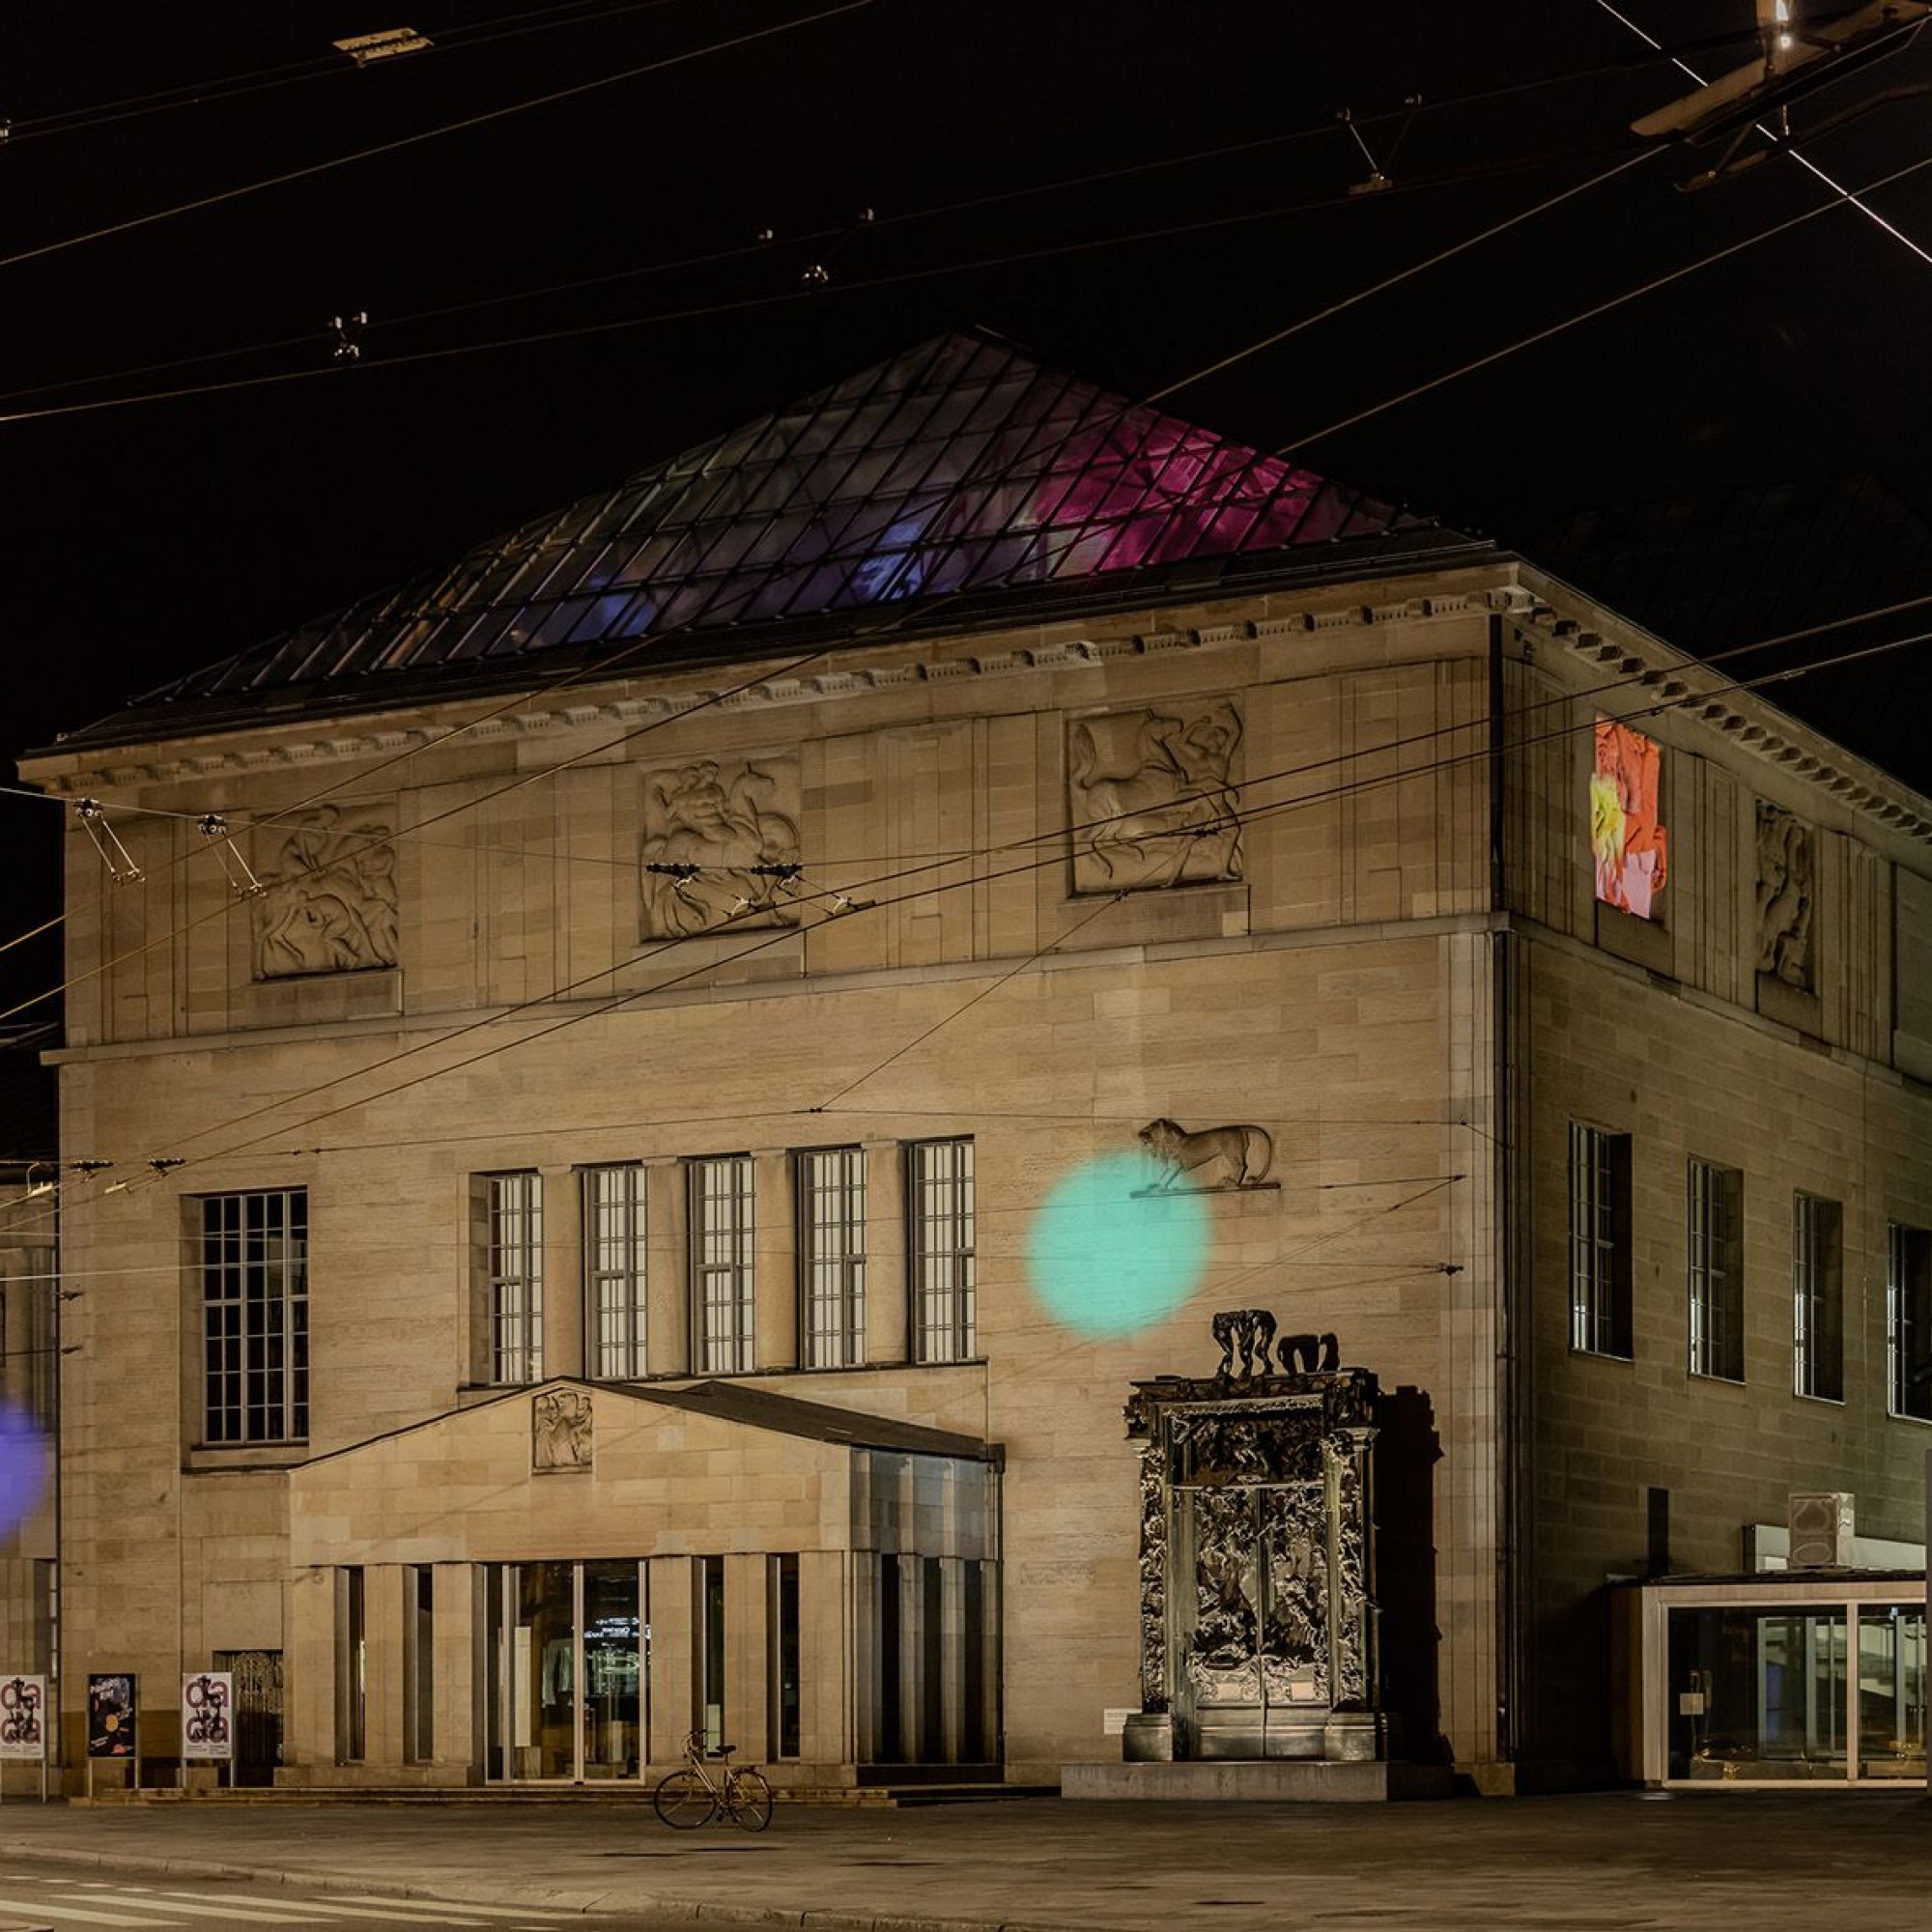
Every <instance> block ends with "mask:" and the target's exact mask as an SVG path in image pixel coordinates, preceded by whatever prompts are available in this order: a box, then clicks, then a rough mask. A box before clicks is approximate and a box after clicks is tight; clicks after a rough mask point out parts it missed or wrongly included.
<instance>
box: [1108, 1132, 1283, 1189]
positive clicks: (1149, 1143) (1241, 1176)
mask: <svg viewBox="0 0 1932 1932" xmlns="http://www.w3.org/2000/svg"><path fill="white" fill-rule="evenodd" d="M1139 1138H1140V1144H1141V1146H1142V1147H1144V1148H1145V1149H1146V1150H1147V1151H1148V1152H1149V1154H1150V1155H1151V1157H1152V1159H1153V1162H1154V1164H1155V1166H1156V1167H1158V1168H1159V1170H1160V1175H1159V1178H1158V1179H1156V1180H1155V1182H1154V1186H1155V1188H1156V1189H1158V1190H1159V1191H1160V1192H1161V1193H1168V1192H1170V1191H1172V1190H1173V1189H1174V1188H1175V1187H1176V1186H1177V1185H1178V1184H1179V1181H1180V1179H1181V1177H1182V1176H1183V1175H1187V1174H1192V1173H1193V1172H1194V1171H1195V1170H1196V1169H1197V1168H1204V1167H1205V1168H1208V1179H1206V1180H1205V1181H1203V1182H1202V1183H1201V1184H1202V1185H1204V1186H1208V1187H1259V1186H1260V1185H1261V1184H1262V1182H1263V1181H1264V1180H1265V1179H1267V1172H1268V1169H1269V1167H1270V1166H1271V1165H1272V1164H1273V1162H1274V1142H1273V1140H1272V1139H1270V1138H1269V1135H1268V1132H1267V1129H1266V1128H1265V1127H1257V1126H1231V1127H1204V1128H1203V1129H1202V1130H1201V1131H1200V1132H1199V1133H1192V1134H1190V1133H1189V1132H1188V1131H1187V1129H1186V1128H1185V1127H1183V1126H1181V1125H1180V1123H1179V1122H1178V1121H1170V1120H1166V1119H1162V1120H1158V1121H1150V1122H1148V1123H1147V1125H1146V1126H1144V1127H1143V1128H1142V1129H1141V1131H1140V1136H1139Z"/></svg>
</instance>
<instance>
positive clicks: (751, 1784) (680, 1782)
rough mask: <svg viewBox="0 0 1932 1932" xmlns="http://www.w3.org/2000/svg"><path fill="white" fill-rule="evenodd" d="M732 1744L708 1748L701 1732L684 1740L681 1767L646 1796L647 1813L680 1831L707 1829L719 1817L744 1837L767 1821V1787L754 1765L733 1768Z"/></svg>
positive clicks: (769, 1806) (769, 1803) (769, 1799)
mask: <svg viewBox="0 0 1932 1932" xmlns="http://www.w3.org/2000/svg"><path fill="white" fill-rule="evenodd" d="M736 1749H737V1746H736V1745H709V1746H707V1745H706V1744H705V1742H704V1734H703V1732H702V1731H693V1732H692V1733H691V1735H690V1736H689V1737H687V1738H686V1739H685V1741H684V1764H683V1766H682V1767H681V1768H680V1769H679V1770H676V1771H673V1772H668V1773H667V1774H666V1775H665V1776H663V1777H661V1778H660V1779H659V1780H658V1784H657V1789H656V1790H654V1791H653V1792H652V1793H651V1808H652V1809H653V1810H654V1811H656V1813H657V1814H658V1816H659V1817H660V1818H662V1819H663V1820H664V1821H665V1823H666V1824H667V1825H671V1826H675V1827H676V1829H677V1830H678V1831H680V1832H690V1831H695V1830H696V1828H697V1827H698V1826H699V1825H708V1824H710V1822H711V1821H712V1819H714V1818H716V1817H719V1816H720V1815H721V1814H722V1815H723V1816H725V1817H726V1818H729V1819H730V1820H731V1822H732V1823H733V1824H734V1825H742V1826H744V1828H745V1830H746V1831H748V1832H762V1831H763V1830H764V1829H765V1827H766V1826H767V1825H769V1824H770V1823H771V1822H772V1787H771V1786H770V1785H769V1784H767V1783H766V1782H765V1780H764V1777H763V1776H762V1775H761V1774H760V1773H759V1772H758V1770H757V1768H756V1767H755V1766H754V1765H749V1764H747V1765H734V1764H732V1762H731V1753H732V1752H733V1751H734V1750H736Z"/></svg>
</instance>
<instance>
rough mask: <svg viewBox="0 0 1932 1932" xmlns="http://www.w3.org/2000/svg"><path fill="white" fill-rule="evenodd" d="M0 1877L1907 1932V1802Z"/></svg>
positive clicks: (1017, 1910)
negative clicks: (1851, 1917)
mask: <svg viewBox="0 0 1932 1932" xmlns="http://www.w3.org/2000/svg"><path fill="white" fill-rule="evenodd" d="M0 1856H4V1857H7V1858H14V1859H27V1860H31V1859H57V1860H61V1861H66V1862H68V1863H71V1864H84V1865H90V1866H95V1867H99V1869H100V1870H101V1871H103V1872H106V1873H109V1874H111V1875H113V1876H115V1877H129V1878H131V1877H135V1876H138V1875H141V1874H154V1873H164V1874H167V1875H169V1876H171V1877H176V1878H181V1879H196V1878H199V1879H213V1878H240V1879H245V1880H248V1881H251V1882H254V1883H257V1884H273V1883H278V1882H279V1883H285V1884H288V1885H290V1886H300V1887H302V1888H305V1889H317V1890H328V1889H337V1890H344V1889H354V1890H357V1891H364V1890H371V1889H375V1890H383V1891H391V1892H396V1893H401V1894H407V1895H412V1896H416V1897H422V1898H433V1899H438V1900H442V1901H447V1902H451V1903H462V1902H469V1903H483V1904H499V1905H501V1904H509V1905H526V1906H531V1907H537V1908H544V1909H548V1910H550V1911H566V1912H575V1913H598V1912H611V1913H618V1912H621V1913H625V1914H628V1915H632V1916H635V1917H642V1918H648V1919H652V1920H654V1921H655V1922H658V1923H660V1924H662V1925H663V1926H665V1927H666V1928H667V1932H668V1928H671V1927H676V1926H692V1925H696V1924H701V1925H703V1926H707V1927H708V1926H733V1925H736V1926H760V1927H770V1926H790V1927H795V1928H799V1932H993V1929H994V1928H1001V1929H1002V1932H1166V1928H1170V1927H1173V1926H1175V1925H1178V1924H1187V1923H1193V1924H1202V1925H1208V1924H1211V1925H1212V1926H1214V1927H1215V1928H1216V1932H1278V1928H1279V1927H1280V1926H1281V1924H1282V1923H1283V1922H1284V1920H1285V1919H1288V1918H1292V1919H1293V1922H1295V1923H1296V1924H1298V1925H1317V1926H1329V1927H1336V1928H1345V1927H1350V1926H1353V1927H1363V1926H1369V1925H1373V1927H1374V1928H1375V1932H1408V1928H1414V1932H1464V1929H1465V1928H1466V1932H1478V1928H1481V1932H1490V1928H1493V1927H1508V1926H1522V1927H1535V1928H1538V1932H1548V1928H1551V1927H1557V1926H1560V1927H1564V1928H1587V1932H1598V1928H1601V1932H1610V1928H1623V1927H1628V1926H1631V1925H1634V1924H1641V1925H1645V1926H1653V1927H1684V1928H1690V1927H1697V1928H1700V1932H1701V1928H1708V1927H1709V1926H1711V1925H1713V1924H1721V1923H1726V1922H1729V1923H1736V1924H1747V1925H1750V1926H1752V1927H1753V1928H1754V1932H1801V1928H1802V1932H1816V1928H1817V1927H1819V1926H1821V1925H1827V1924H1836V1923H1842V1922H1843V1921H1844V1917H1845V1914H1846V1912H1847V1911H1848V1910H1849V1909H1852V1906H1853V1902H1854V1901H1855V1903H1856V1911H1857V1915H1858V1917H1859V1918H1860V1920H1861V1922H1862V1923H1864V1924H1867V1925H1870V1926H1874V1927H1884V1926H1887V1925H1898V1926H1907V1925H1913V1924H1918V1923H1920V1922H1922V1917H1923V1913H1924V1909H1925V1900H1926V1898H1927V1897H1928V1896H1932V1801H1928V1799H1927V1798H1926V1796H1925V1794H1924V1793H1923V1792H1922V1791H1920V1790H1913V1791H1909V1792H1905V1793H1898V1792H1887V1793H1882V1794H1877V1795H1871V1796H1866V1795H1859V1796H1851V1795H1842V1796H1838V1795H1834V1796H1823V1795H1820V1794H1818V1793H1799V1794H1794V1795H1792V1796H1790V1797H1786V1796H1783V1795H1781V1794H1766V1795H1759V1794H1750V1795H1740V1794H1730V1795H1712V1796H1708V1797H1707V1796H1705V1795H1703V1794H1698V1795H1696V1796H1694V1797H1676V1798H1645V1797H1642V1796H1639V1795H1637V1794H1634V1793H1621V1794H1600V1795H1596V1796H1590V1797H1579V1798H1561V1799H1517V1800H1492V1801H1489V1802H1484V1801H1479V1800H1473V1799H1471V1800H1464V1801H1460V1802H1447V1803H1439V1804H1389V1805H1360V1806H1353V1805H1348V1806H1344V1805H1305V1806H1295V1805H1285V1804H1191V1805H1190V1804H1098V1803H1089V1804H1072V1803H1067V1802H1064V1801H1061V1800H1059V1799H1052V1798H1035V1799H1023V1800H1012V1799H1009V1800H998V1801H986V1802H982V1803H971V1804H946V1805H936V1806H931V1807H924V1808H904V1809H892V1810H888V1809H884V1808H879V1809H866V1810H859V1809H817V1808H810V1807H804V1806H798V1807H787V1806H785V1805H783V1804H781V1806H780V1807H779V1809H778V1812H777V1815H776V1816H775V1817H774V1819H773V1821H772V1826H771V1829H770V1831H769V1832H766V1833H745V1832H741V1831H739V1830H737V1829H735V1828H734V1827H732V1826H730V1825H728V1824H723V1823H720V1824H714V1825H710V1826H707V1827H705V1828H703V1829H702V1830H700V1831H696V1832H690V1833H682V1832H680V1833H673V1832H671V1831H668V1830H667V1829H666V1828H665V1827H664V1826H663V1825H661V1824H659V1822H658V1821H657V1819H656V1818H655V1817H654V1816H653V1815H652V1813H651V1810H650V1807H649V1805H648V1804H647V1803H643V1802H638V1801H630V1802H613V1801H610V1800H604V1801H601V1802H595V1803H583V1804H554V1803H553V1804H529V1805H521V1804H515V1803H503V1804H465V1805H437V1804H392V1805H371V1804H343V1803H332V1804H306V1803H304V1804H269V1805H248V1804H231V1803H227V1802H224V1801H222V1800H219V1799H212V1800H204V1801H194V1802H185V1803H178V1804H146V1805H131V1806H126V1805H116V1806H86V1805H48V1806H45V1807H42V1806H40V1805H37V1804H31V1803H28V1804H14V1803H13V1802H9V1803H8V1804H7V1805H6V1807H5V1809H4V1811H0Z"/></svg>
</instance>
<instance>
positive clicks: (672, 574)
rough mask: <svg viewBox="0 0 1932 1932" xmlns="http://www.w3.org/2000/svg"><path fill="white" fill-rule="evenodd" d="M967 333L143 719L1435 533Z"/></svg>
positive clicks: (380, 598)
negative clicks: (358, 684)
mask: <svg viewBox="0 0 1932 1932" xmlns="http://www.w3.org/2000/svg"><path fill="white" fill-rule="evenodd" d="M1433 527H1434V526H1433V524H1432V523H1431V522H1430V520H1427V519H1424V518H1421V517H1413V516H1409V515H1407V514H1406V513H1405V512H1403V511H1401V510H1399V509H1397V508H1395V507H1393V506H1391V505H1389V504H1387V503H1381V502H1377V501H1374V500H1372V499H1370V498H1368V497H1364V496H1363V495H1361V494H1360V493H1359V492H1357V491H1353V490H1350V489H1346V488H1344V487H1343V486H1341V485H1339V484H1336V483H1332V482H1329V481H1327V480H1326V479H1324V478H1322V477H1321V476H1318V475H1316V474H1314V473H1313V472H1312V471H1310V470H1307V469H1298V468H1296V467H1295V466H1294V465H1293V464H1290V463H1286V462H1283V461H1281V460H1279V459H1277V458H1275V457H1271V456H1264V455H1262V454H1260V453H1258V452H1257V451H1255V450H1253V449H1250V448H1247V447H1246V446H1245V445H1243V444H1241V443H1238V442H1233V441H1230V440H1228V439H1227V438H1226V437H1222V436H1217V435H1215V434H1214V433H1213V432H1212V431H1209V430H1205V429H1200V428H1197V427H1196V426H1195V425H1194V424H1192V423H1188V422H1185V421H1182V420H1181V419H1180V418H1179V417H1178V416H1172V415H1168V414H1165V413H1163V412H1160V411H1158V410H1155V409H1151V408H1147V407H1144V406H1141V405H1137V404H1134V403H1131V402H1129V401H1127V400H1126V399H1124V398H1123V397H1121V396H1118V395H1111V394H1109V393H1107V392H1106V391H1105V390H1103V389H1100V388H1098V387H1096V386H1095V385H1094V384H1090V383H1085V382H1082V381H1079V380H1077V379H1076V378H1073V377H1070V376H1066V375H1063V374H1059V373H1057V372H1055V371H1053V370H1050V369H1047V368H1045V367H1043V366H1042V365H1041V364H1040V363H1038V362H1037V361H1036V360H1034V359H1033V358H1032V357H1030V356H1029V355H1025V354H1024V353H1023V352H1022V351H1020V350H1018V349H1016V348H1015V347H1013V346H1012V345H1011V344H1009V343H1007V342H1004V341H1002V340H1000V339H999V338H997V337H995V336H992V335H989V334H984V333H980V332H967V333H959V334H954V335H949V336H943V337H940V338H938V339H936V340H933V341H930V342H925V343H923V344H921V345H920V346H919V347H917V348H915V349H911V350H908V351H906V352H905V353H904V354H902V355H896V356H895V357H893V358H892V359H891V360H890V361H887V362H883V363H881V364H879V365H878V366H877V367H875V368H871V369H867V370H866V371H865V372H864V373H863V374H860V375H857V376H853V377H850V378H848V379H847V380H845V381H844V382H841V383H838V384H834V385H833V386H832V387H830V388H827V389H823V390H821V391H819V392H818V393H817V394H816V395H813V396H809V397H807V398H806V399H805V400H804V401H802V402H798V403H794V404H791V405H789V406H788V407H786V408H784V409H781V410H778V411H775V412H773V413H771V414H770V415H767V416H765V417H762V418H761V419H760V420H758V421H756V422H753V423H750V424H748V425H747V426H745V427H744V428H742V429H739V430H735V431H733V432H731V433H730V434H728V435H726V436H723V437H720V438H718V439H716V440H713V441H710V442H707V443H704V444H702V445H700V446H699V447H697V448H696V449H692V450H689V451H686V452H685V453H684V454H682V455H680V456H675V457H672V458H671V459H670V460H669V461H668V462H665V463H660V464H658V465H656V466H655V467H654V468H652V469H645V470H642V471H640V472H639V474H637V475H635V476H633V477H631V478H629V479H628V480H627V481H625V482H623V483H621V484H619V485H618V486H617V487H616V488H615V489H613V490H607V491H605V492H602V493H601V494H599V495H596V496H592V497H583V498H582V500H580V501H578V502H576V503H573V504H571V505H570V506H569V507H568V508H567V509H564V510H562V511H559V512H555V513H554V514H552V515H549V516H546V517H543V518H540V519H538V520H537V521H536V522H534V523H531V524H527V525H526V526H524V527H523V528H522V529H519V530H515V531H512V532H511V533H510V534H509V535H507V536H504V537H500V538H497V539H496V540H495V541H493V542H490V543H487V544H483V545H481V546H479V547H478V548H477V549H475V550H473V551H471V552H470V553H469V554H468V555H467V556H465V557H463V558H462V559H461V560H460V561H458V562H457V563H455V564H453V565H451V566H450V567H448V568H447V569H443V570H440V571H436V572H433V573H430V574H427V575H424V576H421V577H418V578H416V579H414V580H412V581H411V582H407V583H405V584H403V585H401V586H400V587H398V588H396V589H393V590H390V591H386V592H383V593H381V594H379V595H377V596H373V597H369V598H365V599H364V600H362V601H361V602H360V603H357V604H355V605H353V606H351V607H350V608H349V609H348V610H347V611H342V612H340V613H338V614H336V615H333V616H330V617H327V618H324V619H321V620H318V621H316V622H314V623H310V624H307V625H304V626H303V627H302V628H300V629H299V630H298V631H295V632H293V633H291V634H289V635H288V636H286V637H283V638H280V639H275V640H274V641H273V642H271V643H269V644H266V645H263V646H261V647H260V648H258V649H255V650H252V651H248V652H245V653H243V654H242V655H241V657H238V658H233V659H230V660H228V661H227V662H226V663H225V664H222V665H218V666H215V667H213V668H210V669H208V670H206V671H203V672H200V673H197V674H196V675H194V676H191V677H189V678H186V679H184V680H183V681H182V682H181V683H179V684H177V685H174V686H173V687H171V688H170V689H168V690H167V691H165V692H160V693H156V694H154V696H152V697H151V698H150V699H148V700H146V702H147V703H153V702H156V701H181V700H184V699H196V698H200V699H208V698H217V699H218V698H220V697H223V696H239V695H241V694H242V693H246V692H250V691H261V690H265V689H272V688H277V687H289V686H306V685H314V684H319V683H320V684H327V682H328V681H330V680H335V679H342V678H356V679H365V678H368V677H370V676H376V675H380V674H381V673H383V672H385V671H398V670H410V669H416V668H429V667H438V666H448V667H451V668H454V667H458V666H462V665H466V664H469V665H473V666H477V667H479V668H481V667H482V666H485V665H488V664H490V663H492V662H494V661H497V660H502V659H506V658H521V657H527V656H530V655H533V654H536V653H541V652H545V651H550V650H555V649H561V648H563V647H583V646H594V645H599V644H603V643H606V642H611V641H615V640H620V639H633V638H673V637H695V636H696V635H698V634H702V633H706V632H713V631H719V630H722V629H724V628H725V627H729V626H747V625H762V624H768V623H774V622H780V621H784V620H789V619H794V618H801V617H811V616H826V615H829V614H832V613H836V612H838V611H859V610H864V609H867V608H870V607H878V606H885V605H901V606H910V605H914V604H917V603H919V602H920V601H921V600H930V599H934V598H939V597H945V596H948V595H951V594H953V593H958V592H974V593H978V592H982V591H997V590H1002V589H1006V588H1009V587H1011V588H1017V587H1019V586H1024V585H1033V586H1040V585H1065V584H1069V583H1073V582H1079V581H1082V580H1093V581H1097V580H1101V579H1106V578H1109V577H1121V576H1124V574H1126V573H1129V572H1135V571H1148V570H1151V569H1155V568H1158V567H1161V566H1167V565H1173V564H1179V563H1186V562H1189V561H1193V560H1197V559H1202V558H1212V557H1220V558H1228V557H1236V556H1247V555H1250V554H1259V553H1264V552H1279V551H1285V550H1295V549H1300V548H1303V547H1306V546H1313V545H1319V544H1329V543H1334V542H1338V541H1344V540H1349V539H1354V538H1365V537H1375V536H1380V535H1387V534H1389V533H1391V532H1398V531H1410V530H1412V531H1416V532H1421V531H1425V530H1429V529H1431V528H1433Z"/></svg>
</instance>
